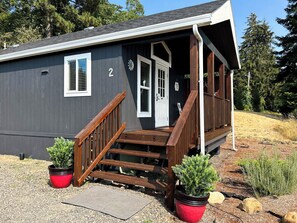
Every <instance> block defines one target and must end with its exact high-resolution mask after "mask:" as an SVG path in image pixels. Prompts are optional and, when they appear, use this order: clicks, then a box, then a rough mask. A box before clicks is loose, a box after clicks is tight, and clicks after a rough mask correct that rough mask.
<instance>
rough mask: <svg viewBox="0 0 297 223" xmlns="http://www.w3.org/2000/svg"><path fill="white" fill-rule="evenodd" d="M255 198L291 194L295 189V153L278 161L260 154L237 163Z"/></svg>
mask: <svg viewBox="0 0 297 223" xmlns="http://www.w3.org/2000/svg"><path fill="white" fill-rule="evenodd" d="M239 165H240V166H241V167H242V169H243V172H244V174H245V177H246V180H247V182H248V183H249V184H250V185H251V186H252V188H253V190H254V193H255V195H256V196H267V195H277V196H279V195H285V194H291V193H293V192H294V191H295V190H296V189H297V174H296V173H297V153H294V154H292V155H290V156H288V157H287V158H286V159H280V158H279V156H278V155H273V156H271V157H270V156H268V155H267V154H266V153H262V154H261V155H260V157H259V158H257V159H246V160H243V161H241V162H240V163H239Z"/></svg>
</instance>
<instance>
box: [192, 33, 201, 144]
mask: <svg viewBox="0 0 297 223" xmlns="http://www.w3.org/2000/svg"><path fill="white" fill-rule="evenodd" d="M198 61H199V43H198V41H197V38H196V37H195V35H194V34H192V35H190V90H191V91H192V90H198V78H199V77H198V72H199V64H198ZM195 117H196V125H195V132H196V138H197V139H198V137H199V127H198V126H199V103H198V98H197V103H196V116H195Z"/></svg>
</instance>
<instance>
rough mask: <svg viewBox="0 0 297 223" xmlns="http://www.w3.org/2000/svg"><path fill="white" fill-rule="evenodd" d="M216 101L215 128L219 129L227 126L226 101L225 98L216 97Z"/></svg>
mask: <svg viewBox="0 0 297 223" xmlns="http://www.w3.org/2000/svg"><path fill="white" fill-rule="evenodd" d="M214 100H215V110H214V115H215V128H216V129H219V128H221V127H223V126H224V125H225V103H224V102H225V100H224V99H223V98H220V97H217V96H215V97H214Z"/></svg>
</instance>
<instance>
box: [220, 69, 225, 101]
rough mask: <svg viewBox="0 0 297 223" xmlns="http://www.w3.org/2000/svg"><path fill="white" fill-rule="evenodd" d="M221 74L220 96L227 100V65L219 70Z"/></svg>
mask: <svg viewBox="0 0 297 223" xmlns="http://www.w3.org/2000/svg"><path fill="white" fill-rule="evenodd" d="M219 74H220V87H219V96H220V97H221V98H225V65H224V64H221V65H220V68H219Z"/></svg>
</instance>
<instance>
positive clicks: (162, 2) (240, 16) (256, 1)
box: [109, 0, 288, 44]
mask: <svg viewBox="0 0 297 223" xmlns="http://www.w3.org/2000/svg"><path fill="white" fill-rule="evenodd" d="M210 1H211V0H140V2H141V4H142V5H143V6H144V10H145V15H151V14H155V13H159V12H165V11H170V10H174V9H178V8H184V7H187V6H193V5H199V4H202V3H205V2H210ZM109 2H110V3H114V4H119V5H122V6H125V2H126V0H110V1H109ZM231 3H232V8H233V16H234V20H235V29H236V35H237V40H238V43H239V44H240V43H241V42H242V39H241V37H242V36H243V34H244V30H245V29H246V22H247V17H248V16H249V15H250V14H251V13H255V14H256V15H257V16H258V19H259V20H265V21H266V22H268V24H269V26H270V28H271V31H272V32H274V33H275V35H277V36H284V35H285V34H286V32H287V31H286V29H284V28H283V27H282V26H281V25H279V24H278V23H277V22H276V21H275V19H276V18H277V17H279V18H285V16H286V13H285V11H284V9H285V8H286V7H287V4H288V2H287V0H232V1H231Z"/></svg>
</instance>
